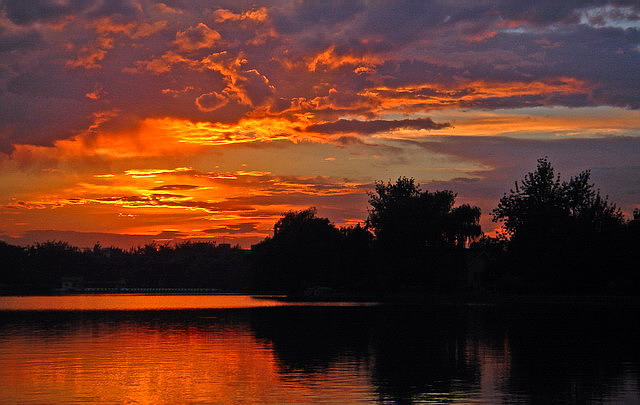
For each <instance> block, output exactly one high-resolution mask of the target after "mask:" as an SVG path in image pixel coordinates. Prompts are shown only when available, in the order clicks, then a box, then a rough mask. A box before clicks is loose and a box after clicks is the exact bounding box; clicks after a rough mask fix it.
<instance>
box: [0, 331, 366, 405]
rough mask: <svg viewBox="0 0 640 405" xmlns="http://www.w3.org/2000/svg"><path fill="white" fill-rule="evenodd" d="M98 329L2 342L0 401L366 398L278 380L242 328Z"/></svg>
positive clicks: (265, 352) (266, 351) (263, 347)
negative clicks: (221, 329) (326, 396)
mask: <svg viewBox="0 0 640 405" xmlns="http://www.w3.org/2000/svg"><path fill="white" fill-rule="evenodd" d="M106 328H107V329H109V327H106ZM102 329H103V328H102V327H100V328H98V330H96V329H95V326H94V327H93V328H81V329H80V330H76V331H74V332H73V333H71V334H69V335H65V336H62V337H60V336H32V337H27V336H18V337H10V338H8V339H6V338H5V339H2V340H1V341H0V399H1V401H0V402H2V403H18V402H22V401H26V402H36V403H70V402H86V403H137V404H161V403H167V404H179V403H186V402H189V403H193V402H195V403H198V402H203V403H225V404H231V403H285V402H286V403H301V402H307V403H308V402H315V401H314V400H313V399H314V398H315V399H316V400H321V399H322V398H321V397H317V396H318V395H320V396H322V395H330V396H331V399H336V398H337V399H339V402H340V403H354V402H361V401H363V400H364V399H365V398H363V397H362V393H359V392H353V390H350V389H345V390H344V392H342V391H341V390H339V389H334V390H331V391H330V392H325V391H324V390H316V389H314V384H310V383H309V382H307V383H303V382H298V383H295V382H292V381H288V382H287V383H284V382H283V381H281V380H280V377H279V376H278V371H277V363H276V361H275V358H274V354H273V352H272V350H271V347H270V345H269V344H266V343H261V342H258V341H257V340H256V339H255V338H253V336H252V335H251V333H250V331H248V330H245V329H243V328H242V327H237V328H235V329H233V330H224V331H218V330H216V329H215V327H213V328H211V329H209V330H193V329H191V328H187V329H186V330H181V329H168V330H157V329H150V328H145V327H139V325H127V327H119V328H117V329H115V330H114V329H113V328H111V329H112V330H107V331H104V330H102ZM346 377H347V376H346V375H345V376H343V378H346ZM325 378H326V377H325ZM324 399H325V400H326V399H328V398H324ZM343 401H344V402H343Z"/></svg>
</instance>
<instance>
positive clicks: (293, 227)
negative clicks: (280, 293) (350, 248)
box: [254, 208, 341, 292]
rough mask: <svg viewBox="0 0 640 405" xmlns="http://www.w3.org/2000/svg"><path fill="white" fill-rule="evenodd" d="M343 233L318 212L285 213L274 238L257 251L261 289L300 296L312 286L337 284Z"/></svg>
mask: <svg viewBox="0 0 640 405" xmlns="http://www.w3.org/2000/svg"><path fill="white" fill-rule="evenodd" d="M340 239H341V235H340V231H339V230H338V229H337V228H336V227H335V226H334V225H333V224H332V223H331V222H330V221H329V220H328V219H327V218H320V217H317V216H316V209H315V208H308V209H306V210H301V211H289V212H287V213H285V214H284V215H283V216H282V218H280V219H279V220H278V221H277V222H276V223H275V225H274V226H273V237H272V238H267V239H265V240H264V241H262V242H260V243H259V244H258V245H257V246H255V248H254V255H255V263H256V271H257V274H256V277H257V283H258V285H259V286H260V287H262V288H264V287H267V288H272V289H276V290H283V289H284V290H287V291H290V292H299V291H301V290H302V289H304V288H305V287H309V286H313V285H327V286H328V285H331V286H334V285H336V284H338V283H339V282H338V280H337V279H336V278H337V270H336V269H337V260H338V257H337V256H338V251H339V246H340Z"/></svg>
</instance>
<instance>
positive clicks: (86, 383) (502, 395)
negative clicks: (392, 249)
mask: <svg viewBox="0 0 640 405" xmlns="http://www.w3.org/2000/svg"><path fill="white" fill-rule="evenodd" d="M55 299H56V298H55V297H48V298H47V299H45V300H44V301H42V302H40V303H39V304H38V305H40V306H38V307H37V308H39V309H40V310H38V311H35V310H29V311H25V310H24V309H28V307H29V306H28V305H27V306H26V307H25V305H26V304H25V303H24V302H23V304H22V307H21V308H22V309H23V310H20V311H18V310H15V309H17V308H13V309H14V310H11V311H7V310H5V311H0V403H2V404H11V403H21V404H22V403H39V404H40V403H43V404H55V403H65V404H66V403H109V404H182V403H203V404H212V403H213V404H217V403H220V404H283V403H335V404H354V403H370V402H378V403H400V404H410V403H434V404H440V403H459V404H470V403H482V404H501V403H504V404H529V403H532V404H562V403H567V404H573V403H575V404H585V403H586V404H589V403H593V404H634V403H640V394H639V393H640V377H639V376H640V343H639V342H640V321H639V319H640V309H639V308H638V307H629V306H621V305H619V306H605V305H584V304H583V305H566V304H565V305H559V304H554V305H550V304H549V305H540V304H538V305H531V304H528V305H514V304H511V305H499V306H487V305H429V306H409V305H377V306H332V305H329V306H327V305H322V306H321V305H318V306H316V305H307V306H287V305H285V306H282V305H281V304H278V303H275V302H274V301H268V300H266V301H265V300H252V299H250V298H248V297H242V298H239V297H227V298H218V301H215V300H213V301H212V298H211V297H200V298H198V297H190V298H188V297H185V298H184V299H183V301H182V302H183V304H182V305H181V304H179V302H180V300H179V299H177V298H176V297H175V296H174V297H166V296H165V297H164V298H163V296H153V297H152V298H150V297H149V296H146V297H145V296H141V297H138V298H136V297H132V296H129V299H128V300H124V301H122V297H116V296H113V297H111V300H109V297H106V298H104V297H103V304H104V303H108V302H111V304H110V305H111V307H113V306H116V307H118V308H119V309H120V310H117V311H114V310H109V311H105V310H101V311H96V310H86V309H96V308H95V306H96V305H97V304H95V303H94V304H91V302H90V301H91V298H87V297H85V298H82V300H84V301H83V302H84V304H83V305H85V307H83V308H84V309H85V310H83V311H72V310H69V309H73V308H70V307H69V306H72V305H71V304H69V302H68V301H66V303H65V304H64V305H66V306H65V307H64V308H60V307H59V305H54V304H52V303H54V301H55ZM65 299H69V297H67V298H65ZM87 300H88V301H87ZM118 300H120V301H118ZM136 300H137V302H144V303H146V304H145V306H144V309H146V310H135V307H136V305H137V304H135V302H136ZM149 300H151V301H152V302H154V303H155V304H150V301H149ZM225 300H226V301H225ZM233 300H236V301H233ZM214 301H215V302H214ZM8 302H9V301H8V300H7V299H4V301H3V300H0V308H4V309H7V308H8V307H11V305H10V303H8ZM118 302H119V303H120V304H122V302H128V303H129V304H127V305H124V307H119V306H118V305H120V304H117V305H116V304H115V303H118ZM132 302H133V304H132ZM216 302H217V304H216ZM234 302H235V304H234ZM47 303H48V304H47ZM198 303H200V304H198ZM32 304H33V302H32ZM103 304H100V305H103ZM169 304H170V305H169ZM187 304H188V305H187ZM13 305H15V300H14V301H13ZM42 305H44V307H45V308H49V309H50V308H52V307H55V308H57V309H59V310H57V311H51V310H48V311H45V310H42V309H43V307H42ZM76 305H78V303H77V302H76ZM92 305H93V306H92ZM105 305H106V304H105ZM140 305H141V304H140ZM198 305H200V307H201V309H198ZM87 306H88V308H87ZM176 306H177V308H181V309H176ZM213 307H217V309H215V308H213ZM160 308H164V309H162V310H160ZM167 308H173V309H167ZM31 309H35V308H31ZM60 309H65V310H60ZM111 309H114V308H111Z"/></svg>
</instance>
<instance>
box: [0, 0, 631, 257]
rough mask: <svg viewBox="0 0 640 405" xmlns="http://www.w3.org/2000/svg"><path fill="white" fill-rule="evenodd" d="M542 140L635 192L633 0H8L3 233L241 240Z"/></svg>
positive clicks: (456, 179) (461, 179) (479, 197)
mask: <svg viewBox="0 0 640 405" xmlns="http://www.w3.org/2000/svg"><path fill="white" fill-rule="evenodd" d="M543 156H548V157H549V160H550V161H551V162H552V164H553V165H554V167H556V168H557V169H558V170H559V171H560V172H561V173H562V175H563V176H565V177H566V178H568V177H569V176H571V175H575V174H577V173H578V172H579V171H581V170H584V169H591V170H592V179H593V181H594V182H595V183H596V184H597V186H598V187H599V188H600V189H601V192H602V193H603V194H608V195H609V198H610V200H611V201H614V202H616V203H617V204H618V206H619V207H620V208H622V210H623V212H624V213H625V214H626V215H627V217H628V216H629V215H630V213H631V211H632V210H633V208H634V207H640V3H639V2H638V1H637V0H632V1H623V0H620V1H604V0H600V1H598V0H593V1H556V0H554V1H551V0H542V1H513V0H502V1H499V0H495V1H483V0H470V1H467V0H459V1H446V0H438V1H436V0H434V1H427V0H397V1H382V0H361V1H360V0H342V1H339V0H323V1H303V0H295V1H294V0H289V1H285V0H274V1H260V0H252V1H250V2H249V1H244V0H233V1H226V0H206V1H205V0H181V1H171V0H164V1H163V2H156V1H151V0H148V1H147V0H30V1H25V0H4V1H2V0H0V191H1V192H0V219H1V221H0V239H2V240H5V241H7V242H10V243H16V244H26V243H33V242H35V241H46V240H52V239H56V240H66V241H69V242H71V243H72V244H74V245H77V246H83V247H86V246H92V245H93V244H94V243H95V242H97V241H99V242H100V243H102V244H103V245H117V246H122V247H129V246H137V245H141V244H144V243H148V242H151V241H153V240H155V241H158V242H161V243H162V242H168V241H180V240H187V239H190V240H215V241H217V242H219V243H222V242H226V243H232V244H236V243H239V244H241V245H242V246H244V247H248V246H249V245H251V244H252V243H256V242H257V241H259V240H262V239H263V238H264V237H265V236H268V235H269V234H270V232H271V230H272V227H273V224H274V222H275V221H276V220H277V219H278V218H279V217H280V215H281V214H282V213H283V212H285V211H287V210H291V209H304V208H307V207H310V206H315V207H317V209H318V214H319V215H320V216H324V217H328V218H329V219H331V221H333V222H334V223H335V224H336V225H340V226H341V225H353V224H355V223H358V222H362V221H363V220H364V219H365V218H366V216H367V198H368V197H367V191H370V190H371V189H372V187H373V184H374V182H375V181H376V180H384V181H388V180H392V181H393V180H395V179H397V178H398V177H399V176H407V177H414V178H415V179H416V180H417V181H418V182H419V183H420V184H421V185H422V187H423V189H428V190H441V189H450V190H453V191H455V192H456V193H457V194H458V199H457V201H458V203H471V204H475V205H478V206H480V207H481V208H482V212H483V219H482V224H483V229H484V230H485V231H486V232H490V231H492V230H493V229H494V228H495V226H496V224H493V223H492V222H491V220H490V215H489V214H490V211H491V209H493V208H494V207H495V206H496V204H497V201H498V199H499V198H500V197H501V196H502V195H503V193H505V192H507V191H509V189H510V188H511V187H512V186H513V182H514V180H517V179H521V178H522V176H523V175H524V174H525V173H526V172H527V171H530V170H533V169H534V168H535V165H536V159H537V158H539V157H543Z"/></svg>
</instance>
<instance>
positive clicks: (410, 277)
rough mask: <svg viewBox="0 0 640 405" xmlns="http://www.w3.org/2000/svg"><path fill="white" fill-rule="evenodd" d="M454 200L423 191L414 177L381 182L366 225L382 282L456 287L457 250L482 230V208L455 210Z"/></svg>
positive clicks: (448, 194) (371, 196) (371, 197)
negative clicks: (371, 235) (372, 237)
mask: <svg viewBox="0 0 640 405" xmlns="http://www.w3.org/2000/svg"><path fill="white" fill-rule="evenodd" d="M455 197H456V195H455V194H454V193H453V192H452V191H449V190H443V191H434V192H429V191H426V190H425V191H422V190H421V189H420V187H419V185H417V184H416V183H415V180H414V179H413V178H406V177H400V178H398V180H397V181H396V182H395V183H391V182H388V183H383V182H378V183H376V185H375V191H374V192H373V193H370V194H369V204H370V205H371V209H370V210H369V217H368V219H367V225H368V226H369V227H370V228H371V229H372V230H373V232H374V234H375V236H376V254H377V255H378V262H379V265H380V267H379V269H380V277H381V279H382V280H383V284H386V285H390V286H393V287H392V288H405V287H407V286H419V285H422V286H425V285H429V286H430V288H443V287H444V286H445V285H449V286H451V285H453V284H456V280H455V279H456V277H458V276H459V274H458V275H456V273H457V272H458V273H459V271H460V270H461V268H460V265H461V264H460V260H461V257H460V255H459V254H455V253H452V249H453V248H455V247H461V246H464V245H465V243H466V242H467V241H469V240H471V239H472V238H475V237H477V236H479V235H480V234H481V230H480V225H479V219H480V208H478V207H471V206H469V205H462V206H460V207H457V208H454V207H453V205H454V203H455ZM436 286H438V287H436Z"/></svg>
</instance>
